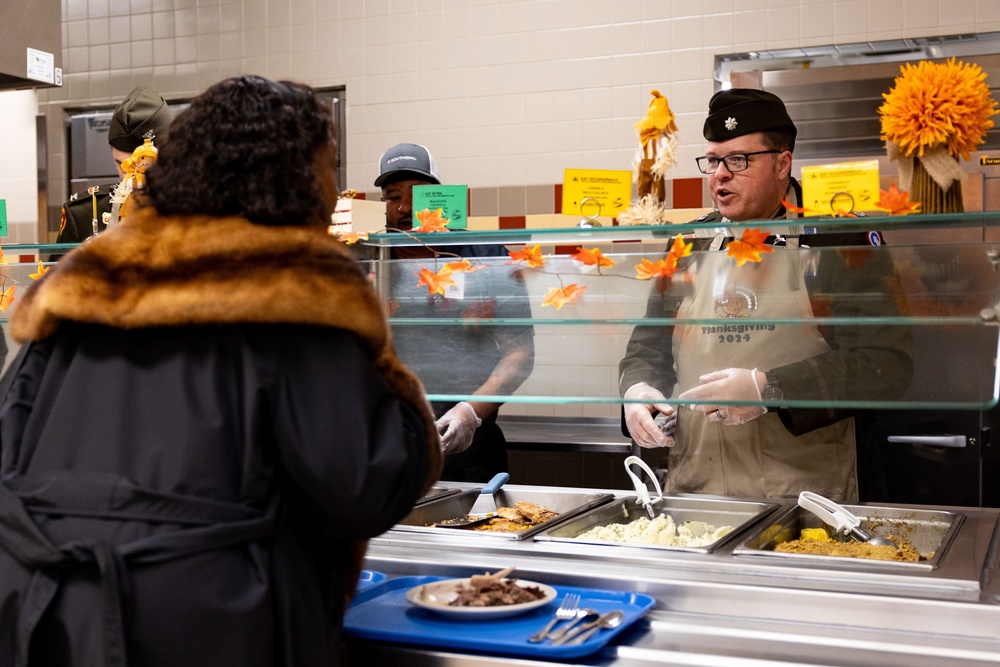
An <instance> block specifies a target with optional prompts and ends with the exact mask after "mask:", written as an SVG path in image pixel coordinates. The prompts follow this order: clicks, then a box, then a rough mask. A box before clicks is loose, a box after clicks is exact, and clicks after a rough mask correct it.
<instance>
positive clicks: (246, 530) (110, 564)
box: [0, 473, 277, 667]
mask: <svg viewBox="0 0 1000 667" xmlns="http://www.w3.org/2000/svg"><path fill="white" fill-rule="evenodd" d="M39 480H42V482H41V483H39ZM20 481H22V480H18V482H20ZM18 482H15V483H13V484H12V485H13V486H17V487H22V488H19V489H18V490H14V489H12V488H10V486H8V483H0V547H2V548H3V549H5V550H6V551H7V552H8V553H10V554H11V556H13V557H14V558H15V559H17V560H18V562H20V563H21V564H22V565H24V566H25V567H27V568H29V569H31V570H33V573H32V577H31V582H30V583H29V585H28V589H27V591H25V594H24V598H23V599H22V601H21V606H20V611H19V614H18V620H17V628H16V637H15V640H16V647H15V666H16V667H28V665H29V664H30V661H29V653H28V651H29V648H30V645H31V638H32V635H33V634H34V631H35V629H36V628H37V627H38V624H39V622H40V621H41V619H42V617H43V616H44V614H45V611H46V610H47V609H48V607H49V605H50V604H51V602H52V600H53V599H54V598H55V596H56V593H58V591H59V587H60V585H61V582H62V578H63V575H64V573H65V572H66V571H67V570H72V569H75V568H81V567H95V566H96V568H97V571H98V575H99V577H100V586H101V612H102V626H101V628H102V633H101V634H102V644H103V650H104V656H103V662H102V664H104V665H106V666H107V667H127V665H128V656H127V652H126V644H125V626H124V619H123V607H124V602H125V600H126V597H127V594H128V590H129V586H128V564H150V563H157V562H164V561H168V560H173V559H177V558H182V557H184V556H189V555H193V554H196V553H201V552H206V551H212V550H216V549H221V548H226V547H231V546H235V545H239V544H247V543H251V542H255V541H258V540H261V539H264V538H267V537H270V536H271V535H272V534H273V532H274V523H275V515H276V511H275V510H276V507H277V499H275V501H274V502H273V503H272V504H271V505H270V507H268V509H267V510H266V511H260V510H256V509H253V508H248V507H246V506H244V505H239V504H235V503H222V502H219V501H213V500H208V499H201V498H197V497H194V496H179V495H176V494H165V493H160V492H157V491H155V490H151V489H144V488H142V487H138V486H136V485H133V484H131V483H129V482H123V481H122V480H121V478H115V477H113V476H96V477H95V476H86V475H84V478H83V479H82V480H81V479H75V478H74V476H73V475H68V474H66V473H57V474H56V475H54V476H52V477H49V478H45V477H41V478H38V477H36V478H34V479H33V480H31V482H33V483H28V484H20V483H18ZM67 485H70V486H67ZM29 487H30V488H29ZM70 488H72V490H71V491H70ZM109 489H111V490H112V492H109ZM67 492H68V493H69V494H70V495H77V496H79V497H80V498H90V499H91V500H93V499H95V498H100V499H101V500H102V501H105V502H104V506H103V507H102V506H101V504H102V503H101V502H100V501H98V502H97V503H91V506H89V507H87V506H86V505H85V504H81V505H65V506H60V504H59V502H58V501H60V500H65V495H66V493H67ZM112 497H113V500H112V504H113V505H114V507H113V508H109V507H108V506H107V504H108V503H107V499H109V498H112ZM151 508H156V510H157V511H156V512H155V513H154V512H150V511H149V510H150V509H151ZM171 508H174V509H175V510H176V511H170V509H171ZM32 512H41V513H53V514H60V515H63V516H89V517H101V518H107V519H122V520H144V519H145V520H149V521H155V522H164V521H171V519H172V518H173V517H174V516H181V517H183V520H182V521H181V523H185V524H188V525H187V527H184V528H180V529H178V530H173V531H169V532H163V533H158V534H156V535H151V536H149V537H145V538H141V539H138V540H135V541H133V542H129V543H126V544H121V545H112V544H107V543H105V542H100V541H90V540H73V541H69V542H66V543H63V544H59V545H56V544H53V543H52V542H51V541H50V540H49V539H48V538H47V537H46V536H45V535H44V534H43V533H42V531H41V530H40V529H39V527H38V526H37V524H36V523H35V522H34V520H33V519H32V518H31V513H32Z"/></svg>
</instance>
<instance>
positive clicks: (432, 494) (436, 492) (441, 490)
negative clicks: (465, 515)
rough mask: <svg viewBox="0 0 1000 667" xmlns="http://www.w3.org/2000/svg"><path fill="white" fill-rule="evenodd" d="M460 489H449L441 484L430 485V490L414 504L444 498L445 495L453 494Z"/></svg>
mask: <svg viewBox="0 0 1000 667" xmlns="http://www.w3.org/2000/svg"><path fill="white" fill-rule="evenodd" d="M459 491H461V489H450V488H446V487H443V486H432V487H431V488H430V490H429V491H428V492H427V493H426V494H424V495H423V496H421V497H420V499H419V500H417V502H416V503H415V505H423V504H424V503H429V502H431V501H432V500H437V499H439V498H444V497H445V496H453V495H455V494H456V493H458V492H459Z"/></svg>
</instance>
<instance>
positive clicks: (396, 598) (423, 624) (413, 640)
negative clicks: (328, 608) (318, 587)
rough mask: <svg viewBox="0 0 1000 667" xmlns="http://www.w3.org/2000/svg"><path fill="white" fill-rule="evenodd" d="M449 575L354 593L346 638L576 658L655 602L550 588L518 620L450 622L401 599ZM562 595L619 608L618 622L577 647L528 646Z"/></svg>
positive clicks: (397, 581)
mask: <svg viewBox="0 0 1000 667" xmlns="http://www.w3.org/2000/svg"><path fill="white" fill-rule="evenodd" d="M447 578H449V577H399V578H396V579H389V580H387V581H384V582H382V583H380V584H376V585H373V586H371V587H369V588H367V589H366V590H364V591H362V592H360V593H358V595H357V597H355V598H354V602H353V603H352V605H351V607H350V609H348V610H347V615H346V616H345V618H344V633H345V634H346V635H347V636H349V637H358V638H361V639H374V640H377V641H389V642H400V643H405V644H418V645H421V646H434V647H436V648H453V649H462V650H468V651H475V652H477V653H497V654H502V655H520V656H535V657H550V658H576V657H580V656H584V655H588V654H590V653H593V652H595V651H597V650H599V649H601V648H602V647H603V646H605V645H606V644H607V643H608V642H610V641H611V640H612V639H613V638H614V637H615V635H617V634H618V633H620V632H621V631H623V630H624V629H625V628H627V627H628V626H629V625H631V624H632V623H634V622H635V621H637V620H639V619H640V618H642V616H643V615H644V614H645V613H646V612H647V611H649V610H650V609H651V608H652V607H653V605H654V604H655V600H654V599H653V598H652V597H650V596H648V595H643V594H642V593H630V592H627V591H606V590H600V589H596V588H576V587H573V586H556V587H555V589H556V591H557V592H558V595H556V597H555V599H554V600H553V601H552V602H550V603H549V604H547V605H545V606H544V607H539V608H538V609H533V610H531V611H529V612H527V613H525V614H522V615H520V616H513V617H508V618H501V619H495V620H481V621H472V620H452V619H448V618H445V617H443V616H439V615H437V614H435V613H433V612H431V611H427V610H425V609H421V608H420V607H416V606H414V605H413V604H411V603H410V602H409V601H408V600H407V599H406V591H408V590H409V589H411V588H413V587H414V586H419V585H421V584H426V583H429V582H432V581H439V580H441V579H447ZM567 593H579V595H580V606H581V607H590V608H592V609H596V610H597V611H599V612H601V613H604V612H608V611H613V610H615V609H621V610H622V611H623V612H624V613H625V620H624V622H623V623H622V624H621V625H620V626H618V627H617V628H613V629H609V630H602V631H601V632H598V633H596V634H594V635H593V636H591V637H590V639H588V640H587V641H585V642H584V643H582V644H580V645H577V646H565V645H563V646H553V645H552V644H551V643H550V642H543V643H541V644H530V643H528V637H530V636H531V635H533V634H535V632H537V631H538V630H540V629H541V628H542V626H544V625H545V624H546V623H547V622H548V621H549V619H551V618H552V614H553V613H555V610H556V608H557V607H558V606H559V604H560V603H561V602H562V599H563V597H565V596H566V594H567Z"/></svg>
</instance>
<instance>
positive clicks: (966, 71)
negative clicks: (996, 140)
mask: <svg viewBox="0 0 1000 667" xmlns="http://www.w3.org/2000/svg"><path fill="white" fill-rule="evenodd" d="M900 72H901V73H900V76H897V77H896V79H895V82H894V84H895V85H894V87H893V88H892V89H891V90H890V91H889V92H888V93H883V95H882V97H883V98H884V100H885V102H884V104H882V106H880V107H879V110H878V111H879V115H880V117H881V124H882V125H881V126H882V132H881V137H880V138H881V139H883V140H884V141H885V142H886V153H887V154H888V156H889V159H890V160H892V161H893V162H896V163H897V164H898V166H899V187H900V189H902V190H909V191H910V198H911V199H912V201H916V202H920V203H921V208H922V212H924V213H942V212H954V211H961V210H963V205H962V180H963V178H964V176H965V172H964V170H963V169H962V166H961V164H959V159H960V158H961V159H965V160H968V159H969V153H970V152H972V151H974V150H975V149H976V147H977V146H979V145H980V144H981V143H983V141H984V140H985V137H986V131H987V130H988V129H989V128H991V127H993V121H992V120H990V117H991V116H993V115H995V114H996V113H997V103H996V101H995V100H993V98H992V97H991V96H990V89H989V87H988V86H987V85H986V73H985V72H983V70H982V68H981V67H980V66H979V65H975V64H966V63H962V62H956V60H955V58H951V59H949V60H948V61H947V62H944V63H934V62H930V61H926V60H924V61H921V62H919V63H917V64H915V65H914V64H911V63H906V64H904V65H903V66H902V67H901V68H900Z"/></svg>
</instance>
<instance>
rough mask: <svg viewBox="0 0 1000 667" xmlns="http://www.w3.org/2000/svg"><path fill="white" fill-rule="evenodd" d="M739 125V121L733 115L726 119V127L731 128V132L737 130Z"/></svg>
mask: <svg viewBox="0 0 1000 667" xmlns="http://www.w3.org/2000/svg"><path fill="white" fill-rule="evenodd" d="M737 125H739V123H737V122H736V119H735V118H733V117H732V116H730V117H729V118H727V119H726V129H727V130H729V131H730V132H732V131H733V130H735V129H736V126H737Z"/></svg>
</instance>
